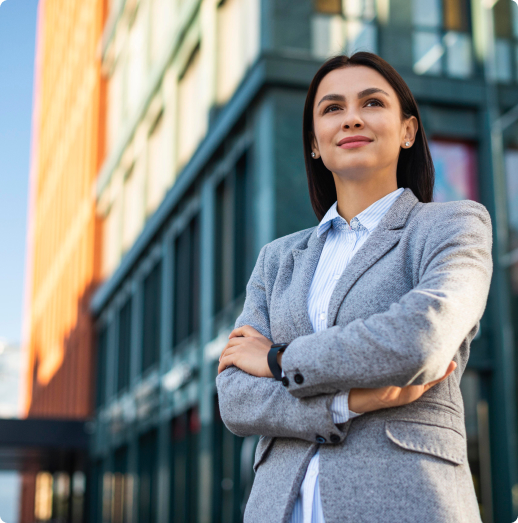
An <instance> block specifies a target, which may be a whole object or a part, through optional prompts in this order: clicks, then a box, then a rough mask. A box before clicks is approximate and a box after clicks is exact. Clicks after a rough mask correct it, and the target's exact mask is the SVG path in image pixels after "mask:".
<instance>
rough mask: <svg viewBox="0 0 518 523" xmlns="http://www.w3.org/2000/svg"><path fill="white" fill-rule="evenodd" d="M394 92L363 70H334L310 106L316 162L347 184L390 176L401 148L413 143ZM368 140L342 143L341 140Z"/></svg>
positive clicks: (412, 130)
mask: <svg viewBox="0 0 518 523" xmlns="http://www.w3.org/2000/svg"><path fill="white" fill-rule="evenodd" d="M400 111H401V109H400V105H399V100H398V98H397V95H396V93H395V91H394V90H393V89H392V87H391V86H390V84H389V83H388V82H387V80H385V78H384V77H383V76H382V75H381V74H379V73H378V72H377V71H375V70H374V69H371V68H370V67H366V66H349V67H343V68H340V69H335V70H334V71H331V72H330V73H328V74H327V75H326V76H325V77H324V78H323V79H322V80H321V82H320V85H319V86H318V89H317V93H316V96H315V103H314V106H313V125H314V130H315V140H316V143H314V144H313V151H314V152H315V153H316V156H315V158H319V157H322V161H323V163H324V165H325V166H326V167H327V168H328V169H329V170H330V171H331V172H333V173H334V174H335V175H338V176H340V177H346V178H348V179H356V180H359V179H361V178H365V177H370V176H372V175H373V174H374V175H380V173H390V175H395V173H396V170H397V161H398V157H399V152H400V149H401V147H403V148H407V147H406V146H405V142H406V141H408V142H410V145H409V147H411V146H412V145H413V143H414V139H415V134H416V133H417V119H416V118H415V116H412V117H410V118H409V119H408V120H404V121H401V119H400V114H401V113H400ZM357 135H360V136H363V137H365V138H367V139H368V140H369V141H363V142H360V143H351V144H349V145H348V144H342V145H339V142H340V141H341V140H343V139H344V138H350V137H352V136H357Z"/></svg>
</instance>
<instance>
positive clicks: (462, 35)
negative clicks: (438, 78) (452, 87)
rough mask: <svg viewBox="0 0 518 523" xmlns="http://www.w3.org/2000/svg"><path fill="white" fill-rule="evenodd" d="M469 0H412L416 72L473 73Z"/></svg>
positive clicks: (450, 74) (461, 76) (413, 48)
mask: <svg viewBox="0 0 518 523" xmlns="http://www.w3.org/2000/svg"><path fill="white" fill-rule="evenodd" d="M469 20H470V12H469V3H468V0H443V1H442V2H441V1H440V0H412V21H413V25H414V31H413V35H412V53H413V62H414V64H413V69H414V71H415V72H416V73H417V74H433V75H442V74H445V75H447V76H451V77H457V78H467V77H469V76H471V75H472V74H473V51H472V42H471V34H470V22H469Z"/></svg>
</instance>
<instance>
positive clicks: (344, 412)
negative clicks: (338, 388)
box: [330, 390, 363, 423]
mask: <svg viewBox="0 0 518 523" xmlns="http://www.w3.org/2000/svg"><path fill="white" fill-rule="evenodd" d="M330 410H331V415H332V417H333V423H345V422H346V421H349V420H350V419H352V418H355V417H356V416H361V415H362V414H363V413H361V412H360V413H357V412H353V411H352V410H349V391H348V390H347V391H345V392H339V393H338V394H336V396H335V397H334V398H333V401H332V402H331V407H330Z"/></svg>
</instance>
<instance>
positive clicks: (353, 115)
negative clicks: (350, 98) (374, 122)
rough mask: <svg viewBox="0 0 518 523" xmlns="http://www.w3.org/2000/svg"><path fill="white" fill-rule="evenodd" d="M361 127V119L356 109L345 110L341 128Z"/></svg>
mask: <svg viewBox="0 0 518 523" xmlns="http://www.w3.org/2000/svg"><path fill="white" fill-rule="evenodd" d="M361 127H363V120H362V119H361V118H360V115H359V113H358V111H356V110H354V109H350V110H347V111H345V115H344V119H343V121H342V128H343V129H351V128H355V129H358V128H361Z"/></svg>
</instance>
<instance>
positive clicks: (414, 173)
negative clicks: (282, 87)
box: [302, 51, 435, 221]
mask: <svg viewBox="0 0 518 523" xmlns="http://www.w3.org/2000/svg"><path fill="white" fill-rule="evenodd" d="M354 65H365V66H367V67H371V68H372V69H374V70H375V71H377V72H378V73H380V74H381V75H383V77H384V78H385V79H386V80H387V81H388V83H389V84H390V85H391V86H392V88H393V89H394V91H395V92H396V94H397V97H398V99H399V104H400V106H401V120H403V119H406V118H410V116H415V117H416V118H417V122H418V130H417V134H416V137H415V142H414V144H413V146H412V147H410V148H409V149H401V151H400V154H399V159H398V164H397V186H398V188H399V187H409V188H410V189H412V191H413V193H414V194H415V195H416V196H417V198H418V199H419V201H421V202H424V203H428V202H431V201H432V198H433V186H434V181H435V169H434V166H433V161H432V156H431V154H430V149H429V148H428V142H427V141H426V135H425V132H424V129H423V125H422V122H421V116H420V115H419V109H418V107H417V102H416V101H415V98H414V96H413V94H412V93H411V91H410V89H409V88H408V85H407V84H406V83H405V81H404V80H403V78H401V75H400V74H399V73H398V72H397V71H396V70H395V69H394V68H393V67H392V66H391V65H390V64H389V63H388V62H386V61H385V60H383V58H381V57H379V56H378V55H376V54H374V53H368V52H364V51H361V52H357V53H354V54H353V55H352V56H351V57H349V56H346V55H337V56H333V57H331V58H329V59H328V60H326V62H325V63H324V64H323V65H322V67H320V69H319V70H318V71H317V73H316V75H315V76H314V78H313V80H312V81H311V84H310V86H309V90H308V94H307V96H306V103H305V105H304V116H303V123H302V140H303V144H304V161H305V163H306V174H307V177H308V186H309V197H310V199H311V205H312V206H313V210H314V211H315V214H316V215H317V218H318V220H319V221H320V220H321V219H322V218H323V217H324V215H325V213H326V212H327V210H328V209H329V207H331V205H333V203H334V202H335V201H336V199H337V196H336V187H335V182H334V178H333V175H332V173H331V171H330V170H329V169H328V168H327V167H326V166H325V165H324V163H323V162H322V158H318V159H316V160H315V159H313V158H312V157H311V151H312V141H313V138H314V127H313V105H314V103H315V95H316V93H317V89H318V86H319V84H320V82H321V81H322V78H324V76H326V75H327V74H328V73H330V72H331V71H333V70H334V69H339V68H341V67H347V66H354Z"/></svg>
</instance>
